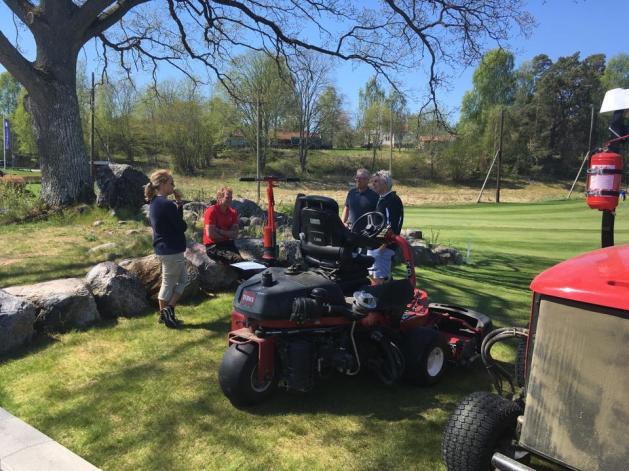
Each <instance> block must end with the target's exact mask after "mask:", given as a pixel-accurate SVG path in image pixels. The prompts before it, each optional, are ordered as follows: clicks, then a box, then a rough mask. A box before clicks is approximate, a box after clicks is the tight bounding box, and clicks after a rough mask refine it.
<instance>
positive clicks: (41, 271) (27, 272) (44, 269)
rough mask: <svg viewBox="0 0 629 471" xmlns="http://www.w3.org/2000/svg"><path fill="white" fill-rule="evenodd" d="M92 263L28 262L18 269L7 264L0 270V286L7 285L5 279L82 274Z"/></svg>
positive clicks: (36, 278)
mask: <svg viewBox="0 0 629 471" xmlns="http://www.w3.org/2000/svg"><path fill="white" fill-rule="evenodd" d="M93 265H94V263H93V262H91V261H87V260H86V261H85V262H81V263H60V264H57V265H53V266H50V265H41V266H36V265H33V264H29V265H27V266H22V267H20V268H18V269H12V268H11V266H10V265H9V266H8V267H4V268H3V269H2V270H0V286H5V287H6V286H9V285H6V281H5V280H9V279H12V280H15V279H18V280H21V279H24V280H26V281H24V282H20V284H24V283H29V281H28V280H31V279H35V280H41V279H46V280H54V279H57V278H61V277H69V276H73V275H74V276H83V275H85V273H87V270H88V269H89V268H91V267H92V266H93Z"/></svg>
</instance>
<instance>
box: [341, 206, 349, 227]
mask: <svg viewBox="0 0 629 471" xmlns="http://www.w3.org/2000/svg"><path fill="white" fill-rule="evenodd" d="M348 217H349V208H348V207H347V206H345V207H344V208H343V214H341V221H343V224H346V223H347V218H348Z"/></svg>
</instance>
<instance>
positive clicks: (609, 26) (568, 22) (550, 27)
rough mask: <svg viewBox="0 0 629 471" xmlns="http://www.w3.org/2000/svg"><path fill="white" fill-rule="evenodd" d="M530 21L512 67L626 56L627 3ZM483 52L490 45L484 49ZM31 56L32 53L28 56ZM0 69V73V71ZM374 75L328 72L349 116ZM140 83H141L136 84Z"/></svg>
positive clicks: (562, 7)
mask: <svg viewBox="0 0 629 471" xmlns="http://www.w3.org/2000/svg"><path fill="white" fill-rule="evenodd" d="M527 8H528V10H529V11H530V12H531V13H532V15H533V16H534V17H535V20H536V22H537V27H536V28H534V29H533V31H532V33H531V35H530V37H528V38H523V37H516V38H513V39H512V40H511V42H510V43H509V44H508V46H509V48H510V49H511V50H512V51H513V52H514V54H515V57H516V67H517V66H519V65H520V64H521V63H522V62H524V61H526V60H529V59H531V58H532V57H533V56H535V55H536V54H540V53H545V54H547V55H548V56H549V57H550V58H551V59H552V60H556V59H557V58H558V57H561V56H566V55H570V54H573V53H575V52H577V51H579V52H580V53H581V57H586V56H588V55H591V54H595V53H604V54H606V55H607V57H608V58H610V57H612V56H614V55H616V54H619V53H629V42H628V41H627V36H626V35H627V33H626V31H627V21H628V20H629V0H547V1H543V0H537V1H530V2H528V4H527ZM0 29H1V30H2V31H3V32H4V33H5V34H6V35H7V36H8V37H9V38H10V39H12V38H13V37H14V28H13V22H12V19H11V15H10V14H9V13H8V10H7V7H6V6H5V5H4V3H0ZM22 37H23V41H22V46H23V47H25V48H26V49H27V50H28V49H30V50H31V51H32V45H31V44H32V43H31V42H30V41H28V40H27V36H25V35H23V36H22ZM488 47H493V45H491V44H488ZM31 54H32V52H31ZM91 57H92V54H90V53H84V54H81V59H83V60H87V69H88V71H91V70H92V68H93V67H94V63H93V60H92V59H91ZM0 70H2V68H1V66H0ZM372 74H373V72H372V71H371V69H369V68H368V67H366V66H358V67H356V66H353V65H351V64H347V63H341V64H339V65H338V67H337V68H336V70H335V71H334V72H333V73H332V79H333V81H334V83H335V84H336V85H337V86H338V88H339V89H340V91H341V93H342V94H343V95H344V96H345V99H346V104H347V106H348V109H349V110H350V111H351V112H354V111H355V109H356V107H357V103H358V90H359V88H360V87H362V86H364V84H365V82H366V81H367V79H368V78H369V77H370V76H371V75H372ZM472 74H473V68H470V69H467V70H464V69H459V70H453V71H452V73H451V75H452V80H451V82H450V87H449V89H448V90H441V93H440V95H439V97H438V98H439V100H440V102H441V104H442V105H444V106H445V107H446V108H447V109H449V110H451V111H452V112H453V118H456V117H457V116H458V107H459V106H460V103H461V98H462V96H463V94H464V93H465V91H466V90H469V89H471V87H472ZM161 77H163V78H177V77H176V76H173V74H172V72H169V71H167V70H165V71H163V73H162V75H161ZM402 80H403V82H404V86H405V88H406V89H411V90H415V93H413V95H414V96H419V95H420V94H422V93H423V90H422V86H423V83H422V82H425V80H424V78H423V76H421V75H419V74H410V75H408V76H405V77H404V78H403V79H402ZM140 82H141V80H140ZM418 106H419V101H418V100H417V99H415V100H413V99H412V98H411V100H410V101H409V109H410V110H411V111H416V110H417V108H418Z"/></svg>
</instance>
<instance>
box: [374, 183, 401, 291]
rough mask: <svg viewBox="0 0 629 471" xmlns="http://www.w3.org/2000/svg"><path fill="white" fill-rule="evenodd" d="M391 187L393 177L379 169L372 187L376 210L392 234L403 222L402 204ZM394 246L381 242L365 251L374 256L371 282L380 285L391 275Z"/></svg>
mask: <svg viewBox="0 0 629 471" xmlns="http://www.w3.org/2000/svg"><path fill="white" fill-rule="evenodd" d="M392 187H393V179H392V178H391V174H390V173H389V172H387V171H386V170H380V171H379V172H378V173H376V174H375V175H374V179H373V188H374V190H376V192H378V195H379V198H378V203H377V205H376V211H378V212H380V213H382V215H383V216H384V221H385V224H386V225H387V226H388V227H390V228H391V230H392V231H393V233H394V234H396V235H399V234H400V232H401V231H402V224H403V223H404V206H403V204H402V200H401V199H400V197H399V196H398V195H397V194H396V193H395V191H392ZM396 247H397V245H396V244H388V245H387V244H383V245H381V246H380V247H378V248H377V249H374V250H369V251H368V252H367V255H371V256H372V257H373V258H374V264H373V266H372V267H371V268H370V269H369V273H370V274H371V277H372V284H374V285H380V284H382V283H384V282H385V281H386V280H388V279H389V278H390V277H391V259H392V258H393V255H395V249H396Z"/></svg>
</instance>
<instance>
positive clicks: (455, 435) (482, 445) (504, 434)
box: [441, 391, 523, 471]
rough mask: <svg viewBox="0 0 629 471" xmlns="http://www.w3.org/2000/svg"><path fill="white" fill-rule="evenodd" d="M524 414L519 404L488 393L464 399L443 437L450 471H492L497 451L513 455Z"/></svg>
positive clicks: (445, 455) (445, 456)
mask: <svg viewBox="0 0 629 471" xmlns="http://www.w3.org/2000/svg"><path fill="white" fill-rule="evenodd" d="M522 412H523V411H522V407H521V406H520V405H519V404H518V403H516V402H513V401H509V400H508V399H505V398H504V397H501V396H498V395H496V394H491V393H488V392H484V391H483V392H475V393H472V394H470V395H469V396H467V397H466V398H465V399H463V400H462V401H461V402H460V403H459V405H458V406H457V407H456V409H455V410H454V412H453V413H452V415H451V416H450V419H449V420H448V423H447V425H446V428H445V431H444V434H443V442H442V446H441V454H442V457H443V461H444V462H445V465H446V468H447V469H448V471H489V470H491V469H492V467H491V457H492V456H493V454H494V453H495V452H497V451H499V452H501V453H503V454H505V455H507V456H510V455H511V456H512V455H513V452H514V448H513V445H512V439H513V438H515V429H516V424H517V419H518V416H519V415H521V414H522Z"/></svg>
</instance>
